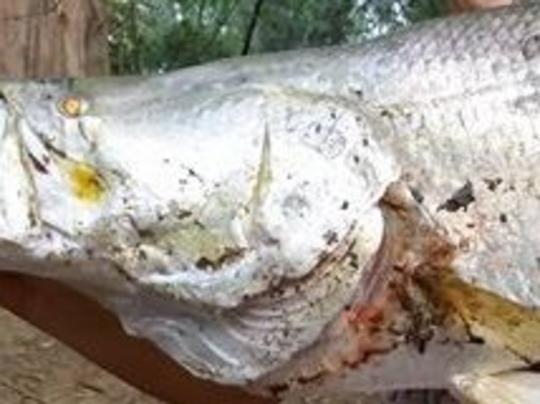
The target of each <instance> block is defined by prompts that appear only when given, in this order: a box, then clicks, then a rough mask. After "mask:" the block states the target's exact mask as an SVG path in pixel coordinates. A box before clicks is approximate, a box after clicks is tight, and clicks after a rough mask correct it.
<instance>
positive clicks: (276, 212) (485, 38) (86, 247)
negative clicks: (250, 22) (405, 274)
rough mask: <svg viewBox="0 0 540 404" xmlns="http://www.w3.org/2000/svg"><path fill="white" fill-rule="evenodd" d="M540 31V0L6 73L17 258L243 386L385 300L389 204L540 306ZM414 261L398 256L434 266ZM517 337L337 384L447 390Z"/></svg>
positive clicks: (515, 294) (4, 215)
mask: <svg viewBox="0 0 540 404" xmlns="http://www.w3.org/2000/svg"><path fill="white" fill-rule="evenodd" d="M538 38H540V7H539V6H535V5H531V6H527V7H514V8H507V9H501V10H497V11H490V12H485V13H478V14H473V15H466V16H461V17H454V18H451V19H447V20H440V21H434V22H430V23H428V24H425V25H422V26H419V27H416V28H412V29H411V30H409V31H406V32H402V33H399V34H395V35H393V36H391V37H388V38H383V39H379V40H375V41H373V42H371V43H367V44H363V45H358V46H349V47H341V48H329V49H320V50H306V51H299V52H292V53H284V54H280V55H268V56H261V57H255V58H249V59H238V60H230V61H224V62H218V63H214V64H210V65H207V66H202V67H195V68H191V69H187V70H184V71H180V72H177V73H172V74H170V75H165V76H162V77H154V78H152V77H150V78H142V79H134V78H132V79H123V80H121V79H97V80H83V81H74V82H62V83H46V84H43V83H10V82H5V83H2V84H1V85H0V90H1V93H2V94H3V98H4V100H3V101H1V103H2V108H0V127H2V128H3V130H2V131H0V164H2V176H1V177H0V238H1V239H2V240H4V241H3V242H2V243H1V244H0V247H1V248H0V260H1V262H2V263H3V264H4V265H6V266H9V267H11V268H15V269H16V270H19V271H24V272H31V273H34V274H38V275H39V274H41V275H43V276H51V277H55V278H59V279H62V280H64V281H67V282H71V283H73V284H75V285H76V286H77V287H79V288H82V289H84V290H85V291H86V292H87V293H90V294H93V295H94V296H96V297H97V298H98V299H100V300H101V301H102V302H103V304H105V305H107V306H109V307H111V308H112V309H113V310H115V311H116V312H117V313H118V314H119V315H120V316H121V318H122V319H123V321H124V323H125V325H126V327H127V329H128V330H131V332H134V333H137V334H140V335H144V336H147V337H149V338H150V339H152V340H154V341H155V342H156V343H157V344H159V345H160V346H161V347H162V348H163V349H164V350H165V351H167V352H168V353H169V354H171V355H172V356H173V357H174V358H175V359H177V360H178V361H179V362H181V363H182V364H184V365H185V366H187V367H188V368H190V369H191V370H192V371H193V372H195V373H197V374H199V375H201V376H203V377H208V378H212V379H215V380H218V381H221V382H228V383H237V384H246V383H248V382H252V381H253V380H254V379H264V378H265V377H266V378H267V380H268V383H271V382H272V383H273V382H275V381H276V380H279V379H281V381H283V379H284V378H285V379H287V378H289V377H292V376H290V375H291V374H294V364H293V365H291V363H292V362H293V359H295V360H296V359H297V358H298V356H297V354H298V352H300V351H302V350H303V349H305V348H307V347H312V346H315V347H316V348H317V347H319V346H320V347H322V348H321V349H322V350H323V354H326V351H324V350H325V349H327V347H328V346H332V342H330V343H327V342H328V341H326V340H324V338H325V337H328V336H329V335H330V336H331V335H333V334H332V330H339V329H341V330H343V329H342V328H339V327H342V323H341V322H340V321H341V319H342V318H344V317H343V316H345V317H346V316H347V315H348V314H349V313H348V312H346V311H347V310H344V308H345V307H348V305H350V304H351V302H354V304H355V307H356V308H358V307H360V308H363V306H365V305H366V304H372V303H373V301H374V300H377V298H378V297H380V296H382V293H381V288H382V289H383V290H384V285H383V286H380V284H381V282H374V283H373V278H376V280H377V281H378V280H379V279H378V278H380V277H381V276H380V275H381V273H382V274H384V275H388V271H387V268H386V267H384V268H383V267H381V266H376V265H374V257H376V255H377V254H380V253H381V251H380V249H379V247H381V248H383V249H390V247H389V246H392V245H391V244H390V245H389V244H384V243H383V232H386V235H388V229H389V228H396V229H401V230H399V232H398V233H396V234H391V235H392V237H395V238H393V239H392V240H393V241H395V242H394V245H397V244H399V242H400V237H399V236H400V235H402V233H400V232H402V231H403V228H407V227H403V226H401V227H400V225H397V223H399V220H401V219H397V218H399V215H398V216H394V215H392V214H391V215H388V214H385V213H384V210H385V209H389V208H388V207H389V206H390V207H391V208H390V211H392V209H394V208H395V207H399V206H401V208H400V209H401V211H404V212H409V213H410V215H409V217H412V218H414V220H416V222H413V223H417V224H422V225H425V226H426V228H430V229H432V230H433V231H434V232H435V233H436V234H437V235H438V236H437V237H439V236H440V237H441V238H442V239H444V240H446V241H447V242H448V245H449V246H452V247H453V248H455V251H454V253H455V254H454V255H452V258H453V260H452V262H451V267H452V271H454V273H455V274H456V276H458V277H459V278H461V279H462V280H466V281H469V282H471V281H474V282H475V284H476V287H479V288H482V289H487V290H490V291H492V292H494V293H496V295H497V296H499V297H500V298H501V299H510V300H512V301H514V302H516V303H518V304H520V305H521V306H522V307H524V308H528V309H531V308H534V307H536V306H537V305H538V299H539V297H540V291H539V289H538V288H539V284H538V279H537V277H536V276H535V273H536V271H537V269H538V258H537V257H538V256H540V251H539V249H540V240H538V236H537V235H536V233H537V232H536V231H535V229H536V227H537V224H538V223H540V216H539V215H540V209H539V208H540V206H539V204H540V202H539V199H538V195H540V189H539V187H540V185H539V184H538V176H537V175H536V169H537V168H538V156H539V154H538V147H539V138H538V137H539V134H540V132H539V131H538V129H537V127H538V124H539V123H540V108H539V107H540V104H539V103H540V94H539V93H538V90H539V88H540V82H539V81H538V78H539V77H540V76H539V72H540V71H539V68H540V65H539V63H540V40H539V39H538ZM73 106H74V107H73ZM246 139H247V140H246ZM290 156H294V158H291V157H290ZM288 174H292V175H291V178H292V181H293V183H294V184H295V186H294V187H293V186H290V185H288V184H290V181H291V179H290V178H289V176H288ZM306 181H307V182H311V183H312V184H314V185H313V186H312V187H308V186H306V185H302V184H303V183H305V182H306ZM395 182H399V183H400V184H401V185H403V188H401V189H404V190H403V191H400V192H397V194H396V195H397V196H396V201H394V202H392V203H390V204H388V203H387V204H386V205H385V204H384V202H381V201H382V200H383V199H384V198H383V195H386V200H388V195H387V193H388V189H389V187H390V185H391V184H393V183H395ZM302 187H304V188H302ZM216 189H220V191H216ZM223 189H224V190H225V191H222V190H223ZM410 190H414V191H415V192H414V193H415V195H416V196H417V199H418V196H419V195H421V196H422V198H420V199H422V203H421V204H420V205H418V204H415V203H413V201H412V199H411V195H410V194H409V193H408V192H410ZM404 201H405V202H404ZM383 205H384V206H386V208H385V207H384V206H383ZM417 205H418V206H417ZM310 206H313V207H316V208H313V209H310ZM320 212H324V213H323V214H321V213H320ZM411 212H416V213H414V214H413V213H411ZM417 212H422V214H418V213H417ZM409 213H408V214H409ZM287 215H288V216H287ZM396 217H397V218H396ZM284 218H286V219H284ZM426 218H429V220H428V219H426ZM394 225H395V226H394ZM383 227H384V229H383ZM408 227H411V226H408ZM426 234H431V231H430V232H428V231H426V232H424V233H421V236H418V237H419V238H418V239H414V238H413V239H412V240H414V241H415V242H416V241H417V244H422V243H424V238H425V237H426ZM410 251H413V253H412V255H411V256H412V257H413V259H412V261H411V260H409V261H407V259H408V257H409V256H408V255H407V254H405V255H403V256H402V255H400V256H396V255H392V254H390V257H391V259H393V260H398V259H399V260H404V262H406V265H405V266H406V267H407V266H409V267H410V268H407V269H413V270H416V266H418V265H419V264H421V263H424V262H430V261H433V257H432V256H430V253H427V252H426V251H430V250H429V249H422V248H416V245H415V243H408V244H407V248H406V251H405V252H410ZM351 252H352V253H353V254H352V255H351ZM383 252H384V251H383ZM321 254H322V255H321ZM400 254H401V252H400ZM351 257H353V258H354V257H356V258H355V259H353V258H351ZM404 257H405V258H407V259H405V258H404ZM260 262H262V263H263V264H262V265H260V264H256V263H260ZM389 262H390V263H392V261H389ZM400 262H401V261H400ZM74 263H75V264H76V266H77V269H75V268H74V266H73V264H74ZM59 264H62V265H59ZM449 265H450V264H449ZM388 266H391V265H388ZM269 268H274V269H275V270H269ZM254 269H257V271H254ZM383 269H385V270H383ZM226 270H228V272H225V271H226ZM377 271H378V272H377ZM374 272H376V273H374ZM413 272H414V271H413ZM226 274H229V275H226ZM259 274H264V276H262V275H259ZM335 274H338V275H340V274H341V276H338V275H335ZM233 275H234V276H233ZM236 275H238V276H236ZM238 279H240V281H238ZM374 284H375V285H377V286H376V287H375V286H373V285H374ZM201 285H202V286H201ZM276 285H278V286H279V287H278V288H275V286H276ZM298 285H300V286H301V287H299V286H298ZM445 290H446V289H444V291H445ZM156 291H157V294H156ZM420 294H422V293H420ZM479 294H480V293H479ZM171 297H173V298H174V299H176V300H172V299H171ZM392 299H393V300H392ZM392 299H389V300H388V301H389V302H390V303H388V305H387V306H384V305H383V308H384V309H385V310H386V312H388V311H389V310H388V309H387V307H391V308H393V307H394V306H393V305H395V303H396V299H394V298H392ZM379 300H380V301H382V302H383V303H384V304H387V301H386V300H384V299H379ZM488 300H489V299H488ZM463 309H465V308H463ZM456 310H458V311H459V310H461V309H460V308H459V307H458V308H456ZM383 311H384V310H383ZM395 311H398V312H399V310H398V309H396V310H395ZM463 312H466V311H463ZM390 314H392V315H393V312H392V311H391V310H390ZM531 315H533V316H534V314H531ZM471 321H473V320H471ZM254 325H257V326H254ZM429 325H430V326H431V325H434V324H429ZM466 325H470V324H466ZM438 326H439V327H441V325H440V324H439V325H438ZM446 326H447V324H444V327H446ZM444 327H441V329H440V330H438V331H440V334H441V336H440V340H444V338H447V335H446V334H447V331H448V330H446V329H445V328H444ZM201 329H203V330H204V333H201V332H200V331H199V330H201ZM329 330H330V331H329ZM499 332H503V333H504V332H506V331H504V330H502V331H499ZM347 335H348V334H347ZM356 337H357V335H356V334H354V333H353V334H352V335H348V336H347V338H348V339H347V340H346V342H347V343H351V341H352V342H354V341H355V338H356ZM513 337H515V336H513ZM514 339H515V338H513V340H514ZM500 340H503V341H506V339H504V338H502V339H501V338H494V344H492V345H493V346H489V345H490V344H489V342H490V341H488V344H487V346H486V345H481V346H479V345H478V344H474V343H472V344H469V343H468V342H467V343H464V344H462V345H463V346H462V345H459V344H456V345H453V346H452V347H449V346H447V345H443V344H438V343H436V342H435V343H432V344H428V347H427V350H426V354H424V355H418V347H417V346H415V345H414V344H410V343H408V342H400V345H399V347H398V348H396V349H394V350H391V351H388V352H387V355H381V356H380V358H381V359H380V360H379V359H377V360H376V361H375V363H367V364H365V365H362V366H359V367H358V368H357V369H354V370H347V371H345V370H344V369H342V368H341V367H340V366H337V369H335V372H336V374H337V375H338V376H340V375H342V374H343V373H342V372H346V374H347V376H346V377H345V379H340V380H339V381H338V382H335V380H332V375H331V376H330V377H328V379H329V382H328V383H327V384H326V385H325V388H326V389H327V390H328V391H336V390H347V389H349V390H350V392H352V393H357V392H362V391H371V390H373V391H378V390H390V389H395V388H414V387H448V386H449V384H451V380H449V379H451V377H452V375H457V374H458V373H464V372H465V373H466V372H470V371H474V372H476V374H483V373H486V374H490V373H493V372H495V371H497V372H498V371H501V370H506V369H508V370H510V369H514V368H516V367H519V366H523V365H524V364H526V363H527V360H529V359H533V360H534V359H536V358H535V357H534V354H535V353H534V352H533V353H532V356H533V358H526V359H527V360H523V359H524V358H520V357H519V356H516V355H515V352H514V349H515V348H516V347H514V346H511V347H509V348H510V349H506V348H508V347H504V346H502V347H501V346H499V345H497V343H496V342H497V341H500ZM321 341H323V342H324V343H321ZM462 342H463V341H462ZM334 345H335V344H334ZM346 345H347V344H344V346H346ZM517 348H519V347H517ZM338 353H339V354H340V355H341V354H343V352H338ZM356 354H357V353H355V354H354V355H356ZM317 355H319V353H317V352H316V353H314V354H313V357H312V358H309V357H308V358H307V360H308V362H309V360H310V359H311V360H312V361H313V358H318V359H320V358H321V357H320V356H317ZM354 355H353V356H354ZM323 356H324V355H323ZM301 359H302V360H300V362H299V363H302V364H303V363H304V362H303V359H304V358H301ZM345 359H347V358H345ZM349 359H350V358H349ZM239 362H241V363H242V366H239V365H238V363H239ZM449 364H450V365H449ZM403 366H410V367H411V368H414V369H422V370H423V372H418V373H415V372H403V371H402V368H403ZM287 367H289V368H290V369H293V371H291V370H288V369H287ZM316 368H317V367H316V366H314V367H313V369H316ZM284 375H285V376H284ZM312 376H313V375H307V377H304V378H303V379H302V378H300V379H302V380H311V379H310V378H311V377H312ZM296 377H297V378H298V377H299V376H298V374H296ZM338 379H339V378H338ZM344 380H345V381H344ZM373 380H377V383H374V382H373ZM265 383H266V382H265ZM308 384H309V383H308ZM336 386H337V387H336ZM332 389H333V390H332ZM370 389H371V390H370Z"/></svg>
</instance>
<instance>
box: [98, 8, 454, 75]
mask: <svg viewBox="0 0 540 404" xmlns="http://www.w3.org/2000/svg"><path fill="white" fill-rule="evenodd" d="M107 4H108V6H109V15H110V27H111V31H110V38H109V39H110V48H111V58H112V68H113V71H114V72H115V73H117V74H132V73H141V72H155V71H165V70H171V69H176V68H179V67H183V66H188V65H193V64H198V63H203V62H206V61H209V60H213V59H218V58H223V57H229V56H236V55H240V54H241V53H242V50H243V49H244V48H245V47H246V46H247V44H246V42H248V43H249V46H248V47H249V51H250V53H256V52H268V51H277V50H283V49H294V48H302V47H309V46H323V45H333V44H344V43H351V42H357V41H360V40H362V39H364V38H366V37H372V36H375V35H379V34H382V33H385V32H387V31H389V30H392V29H395V28H396V27H400V26H403V25H406V24H409V23H411V22H416V21H419V20H422V19H425V18H431V17H434V16H437V15H441V14H443V13H444V12H445V11H446V10H445V8H444V7H443V6H441V4H444V2H442V1H441V0H262V7H261V8H260V10H259V11H260V12H259V13H257V12H256V8H255V4H256V0H108V1H107ZM252 23H254V27H255V29H254V30H253V31H251V30H250V25H251V24H252Z"/></svg>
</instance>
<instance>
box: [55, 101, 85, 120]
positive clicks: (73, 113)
mask: <svg viewBox="0 0 540 404" xmlns="http://www.w3.org/2000/svg"><path fill="white" fill-rule="evenodd" d="M58 109H59V110H60V112H61V113H62V115H64V116H66V117H68V118H78V117H80V116H81V115H82V114H83V113H84V112H85V110H86V107H85V102H84V100H83V99H82V98H80V97H77V96H68V97H66V98H64V99H62V100H60V102H59V103H58Z"/></svg>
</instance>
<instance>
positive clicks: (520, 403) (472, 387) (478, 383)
mask: <svg viewBox="0 0 540 404" xmlns="http://www.w3.org/2000/svg"><path fill="white" fill-rule="evenodd" d="M453 390H454V391H453V392H454V395H455V396H456V397H457V398H459V399H461V400H462V401H463V402H464V403H470V404H538V403H540V374H539V373H535V372H530V371H512V372H505V373H500V374H496V375H491V376H476V375H462V376H458V377H456V378H455V380H454V383H453Z"/></svg>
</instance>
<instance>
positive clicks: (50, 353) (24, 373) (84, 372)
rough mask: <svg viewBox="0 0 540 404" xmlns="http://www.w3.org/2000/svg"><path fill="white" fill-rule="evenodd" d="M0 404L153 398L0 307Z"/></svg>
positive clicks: (138, 402)
mask: <svg viewBox="0 0 540 404" xmlns="http://www.w3.org/2000/svg"><path fill="white" fill-rule="evenodd" d="M0 403H1V404H74V403H77V404H111V403H114V404H142V403H144V404H158V403H160V402H159V401H158V400H155V399H153V398H150V397H148V396H146V395H144V394H142V393H141V392H139V391H137V390H136V389H134V388H133V387H130V386H128V385H127V384H126V383H124V382H122V381H121V380H119V379H117V378H116V377H114V376H112V375H111V374H109V373H107V372H106V371H104V370H102V369H100V368H99V367H97V366H96V365H94V364H92V363H90V362H89V361H88V360H86V359H84V358H83V357H81V356H80V355H79V354H77V353H75V352H74V351H73V350H71V349H69V348H67V347H66V346H64V345H63V344H61V343H59V342H57V341H56V340H54V339H52V338H51V337H48V336H47V335H45V334H44V333H42V332H41V331H39V330H37V329H35V328H34V327H32V326H30V325H28V324H27V323H25V322H23V321H22V320H20V319H18V318H17V317H15V316H13V315H12V314H10V313H8V312H6V311H4V310H2V309H0Z"/></svg>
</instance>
